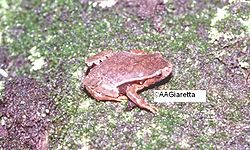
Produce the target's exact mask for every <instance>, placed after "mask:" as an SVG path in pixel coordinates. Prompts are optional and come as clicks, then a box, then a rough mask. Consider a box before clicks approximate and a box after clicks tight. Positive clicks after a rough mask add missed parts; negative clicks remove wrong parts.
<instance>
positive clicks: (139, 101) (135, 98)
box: [126, 84, 157, 113]
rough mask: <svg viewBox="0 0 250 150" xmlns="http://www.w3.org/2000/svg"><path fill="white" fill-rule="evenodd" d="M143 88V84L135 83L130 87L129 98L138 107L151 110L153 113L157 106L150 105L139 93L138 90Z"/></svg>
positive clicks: (127, 92) (128, 90)
mask: <svg viewBox="0 0 250 150" xmlns="http://www.w3.org/2000/svg"><path fill="white" fill-rule="evenodd" d="M140 89H141V85H139V84H134V85H131V86H130V87H128V89H127V91H126V94H127V96H128V98H129V99H130V100H131V101H132V102H134V103H135V104H136V105H137V106H138V107H140V108H143V109H146V110H149V111H151V112H152V113H156V112H157V108H156V107H154V106H151V105H149V104H148V103H147V102H146V101H145V100H144V99H143V98H142V97H141V96H140V95H138V94H137V91H138V90H140Z"/></svg>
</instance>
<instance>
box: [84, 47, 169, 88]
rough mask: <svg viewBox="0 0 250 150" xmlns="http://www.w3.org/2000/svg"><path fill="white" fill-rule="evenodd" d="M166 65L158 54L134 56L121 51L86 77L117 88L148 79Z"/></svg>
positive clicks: (94, 68)
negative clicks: (124, 84)
mask: <svg viewBox="0 0 250 150" xmlns="http://www.w3.org/2000/svg"><path fill="white" fill-rule="evenodd" d="M168 65H169V63H168V62H167V61H166V60H165V59H164V58H163V56H162V55H161V54H160V53H154V54H144V55H136V54H133V53H130V52H126V51H123V52H117V53H115V54H114V55H113V56H111V57H110V58H108V59H107V60H105V61H103V62H102V63H100V65H97V66H95V67H93V68H92V69H91V71H90V72H89V74H88V76H92V77H95V78H96V80H103V81H102V82H108V83H112V84H114V85H116V86H119V85H121V84H123V83H128V82H132V81H137V80H138V81H139V80H144V79H147V78H150V77H151V76H153V75H155V74H157V72H159V71H160V70H161V69H163V68H164V67H166V66H168ZM96 82H97V81H96Z"/></svg>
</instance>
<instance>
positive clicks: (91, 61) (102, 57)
mask: <svg viewBox="0 0 250 150" xmlns="http://www.w3.org/2000/svg"><path fill="white" fill-rule="evenodd" d="M111 55H113V51H112V50H106V51H102V52H100V53H98V54H96V55H94V56H91V57H89V58H88V59H87V60H86V61H85V63H86V64H87V66H89V67H90V66H92V65H94V64H96V65H98V64H99V63H100V62H102V61H104V60H105V59H107V58H108V57H110V56H111Z"/></svg>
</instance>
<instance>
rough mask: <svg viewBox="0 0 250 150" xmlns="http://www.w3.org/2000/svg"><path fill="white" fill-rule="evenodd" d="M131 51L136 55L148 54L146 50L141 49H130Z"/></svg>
mask: <svg viewBox="0 0 250 150" xmlns="http://www.w3.org/2000/svg"><path fill="white" fill-rule="evenodd" d="M129 52H130V53H133V54H136V55H146V54H148V53H147V52H145V51H144V50H140V49H132V50H129Z"/></svg>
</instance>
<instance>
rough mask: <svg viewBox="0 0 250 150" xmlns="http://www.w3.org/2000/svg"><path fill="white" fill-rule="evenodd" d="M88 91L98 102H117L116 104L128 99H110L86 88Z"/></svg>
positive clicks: (120, 97) (124, 97)
mask: <svg viewBox="0 0 250 150" xmlns="http://www.w3.org/2000/svg"><path fill="white" fill-rule="evenodd" d="M85 88H86V89H87V91H88V92H89V94H90V95H91V96H92V97H93V98H95V99H96V100H98V101H116V102H121V101H123V100H126V99H128V98H127V96H124V95H122V96H119V97H110V96H106V95H102V94H100V93H97V92H95V91H94V90H92V89H91V88H88V87H85Z"/></svg>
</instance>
